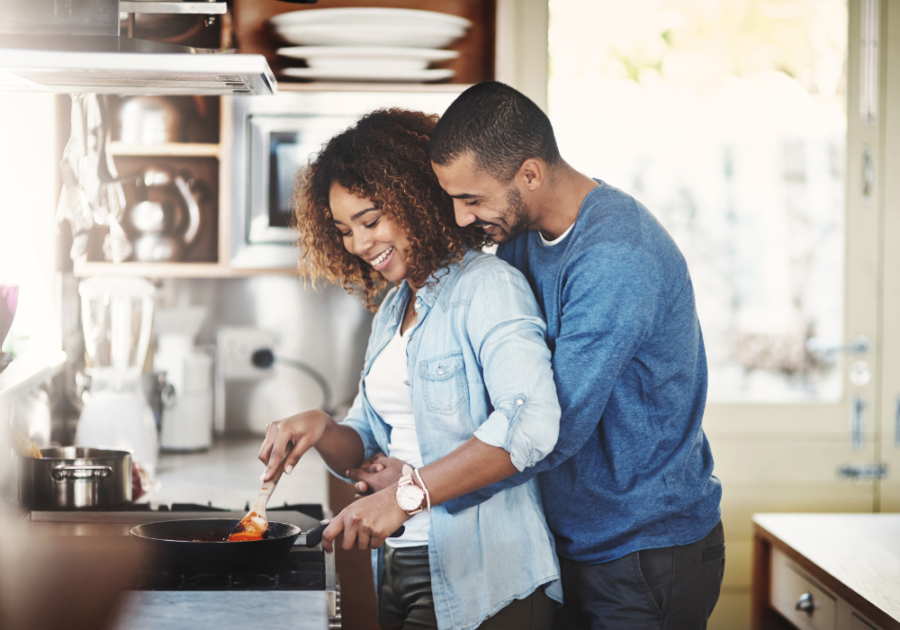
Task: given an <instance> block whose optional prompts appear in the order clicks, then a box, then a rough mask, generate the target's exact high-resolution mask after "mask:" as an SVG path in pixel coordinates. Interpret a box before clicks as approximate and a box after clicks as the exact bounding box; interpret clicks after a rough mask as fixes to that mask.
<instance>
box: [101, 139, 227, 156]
mask: <svg viewBox="0 0 900 630" xmlns="http://www.w3.org/2000/svg"><path fill="white" fill-rule="evenodd" d="M110 151H111V152H112V154H113V155H127V156H134V157H143V156H147V157H213V158H218V157H219V145H218V144H200V143H191V142H169V143H166V144H122V143H121V142H113V143H112V144H111V146H110Z"/></svg>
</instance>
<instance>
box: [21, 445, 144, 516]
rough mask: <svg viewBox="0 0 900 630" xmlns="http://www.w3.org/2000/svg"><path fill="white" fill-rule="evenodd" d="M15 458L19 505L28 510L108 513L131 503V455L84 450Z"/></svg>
mask: <svg viewBox="0 0 900 630" xmlns="http://www.w3.org/2000/svg"><path fill="white" fill-rule="evenodd" d="M41 455H42V456H43V457H42V458H41V459H34V458H31V457H20V458H19V503H20V504H22V505H23V506H25V507H27V508H28V509H31V510H84V509H110V508H116V507H121V506H123V505H125V504H127V503H130V502H131V453H130V452H129V451H112V450H106V449H100V448H88V447H84V446H64V447H59V448H42V449H41Z"/></svg>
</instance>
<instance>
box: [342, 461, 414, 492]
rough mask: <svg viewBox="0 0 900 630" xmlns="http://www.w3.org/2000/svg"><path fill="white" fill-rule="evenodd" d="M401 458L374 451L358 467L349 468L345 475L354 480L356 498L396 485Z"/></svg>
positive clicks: (400, 467)
mask: <svg viewBox="0 0 900 630" xmlns="http://www.w3.org/2000/svg"><path fill="white" fill-rule="evenodd" d="M405 463H406V462H404V461H403V460H400V459H397V458H396V457H388V456H387V455H385V454H384V453H376V454H375V455H373V456H372V457H370V458H369V459H367V460H365V461H364V462H363V463H362V464H360V466H359V468H351V469H350V470H348V471H347V476H348V477H349V478H350V479H352V480H353V481H355V482H356V483H355V484H354V485H353V487H354V489H355V490H356V497H355V498H356V499H360V498H362V497H364V496H368V495H371V494H373V493H375V492H380V491H381V490H384V489H385V488H387V487H390V486H396V485H397V482H398V481H400V476H401V470H402V469H403V464H405Z"/></svg>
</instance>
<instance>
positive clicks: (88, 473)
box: [50, 465, 113, 481]
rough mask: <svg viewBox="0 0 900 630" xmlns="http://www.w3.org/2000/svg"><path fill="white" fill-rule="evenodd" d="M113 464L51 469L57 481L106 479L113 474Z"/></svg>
mask: <svg viewBox="0 0 900 630" xmlns="http://www.w3.org/2000/svg"><path fill="white" fill-rule="evenodd" d="M112 472H113V469H112V466H65V465H61V466H56V467H55V468H54V469H53V470H52V471H50V476H51V477H53V479H55V480H56V481H66V480H67V479H93V478H94V477H99V478H100V479H104V478H106V477H109V476H110V475H112Z"/></svg>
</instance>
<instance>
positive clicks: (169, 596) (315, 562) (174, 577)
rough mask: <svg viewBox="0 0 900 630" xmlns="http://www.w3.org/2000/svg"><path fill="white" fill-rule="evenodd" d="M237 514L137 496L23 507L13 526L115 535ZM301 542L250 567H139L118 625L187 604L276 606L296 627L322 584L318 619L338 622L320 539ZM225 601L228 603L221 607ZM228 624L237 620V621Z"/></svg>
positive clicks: (208, 610) (311, 511) (309, 509)
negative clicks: (139, 500)
mask: <svg viewBox="0 0 900 630" xmlns="http://www.w3.org/2000/svg"><path fill="white" fill-rule="evenodd" d="M248 509H249V506H248ZM267 512H268V513H269V520H271V521H275V522H282V523H290V524H292V525H296V526H298V527H299V528H300V529H301V530H302V531H309V530H310V529H313V528H314V527H316V526H318V525H319V521H320V520H321V519H322V517H323V513H322V507H321V506H320V505H312V504H295V505H284V506H283V507H274V508H271V507H270V508H267ZM245 514H246V510H240V511H238V510H223V509H218V508H213V507H210V506H208V505H199V504H173V505H171V506H169V505H160V506H154V507H151V506H149V505H146V504H144V505H130V506H128V507H127V508H126V509H122V510H115V511H77V512H76V511H72V512H30V513H27V514H26V515H24V516H23V517H22V518H21V519H20V521H19V522H18V523H17V528H19V529H20V531H23V532H25V533H28V534H32V535H38V536H94V537H119V536H128V535H129V530H130V529H131V528H132V527H134V526H135V525H140V524H143V523H151V522H158V521H168V520H178V519H197V518H211V517H221V518H234V519H240V518H242V517H243V516H244V515H245ZM305 542H306V540H305V536H304V535H302V534H301V535H300V537H299V538H298V539H297V543H296V544H295V545H294V547H293V548H292V549H291V551H290V552H288V554H287V556H285V557H284V558H283V559H282V560H280V561H278V562H276V563H274V564H271V565H268V566H265V567H262V568H255V569H253V571H250V572H248V571H222V572H213V573H210V572H204V571H191V570H189V569H188V570H182V571H164V570H156V569H152V568H146V569H145V570H142V571H140V572H139V573H137V574H136V575H135V576H134V578H133V580H131V581H130V583H129V584H128V585H127V588H128V589H130V590H131V591H134V592H133V593H130V594H129V596H128V598H127V601H126V604H125V612H124V621H123V622H122V623H123V624H124V625H122V626H121V627H122V628H123V629H124V628H128V629H129V630H132V629H134V630H137V629H138V628H143V627H147V628H151V627H154V626H155V627H164V626H165V627H172V626H171V625H170V620H169V619H168V617H167V615H170V614H173V613H172V612H171V611H174V610H179V609H183V610H190V611H192V614H193V613H196V612H198V611H200V610H203V611H204V612H203V618H204V620H205V621H207V622H210V623H212V620H213V619H215V615H217V614H218V615H223V616H224V617H226V618H227V620H231V621H234V620H235V619H236V617H235V615H239V614H240V613H241V612H243V611H246V610H247V609H248V608H249V609H250V610H253V609H256V610H258V609H259V607H266V609H267V610H273V609H277V610H283V612H284V614H285V616H286V618H293V619H295V621H294V623H292V625H291V627H293V628H297V627H303V626H302V625H301V626H298V625H297V623H296V618H304V617H306V618H308V617H310V615H311V611H312V609H314V608H316V606H317V605H318V604H317V603H316V602H317V600H316V598H317V597H321V595H317V594H316V593H317V592H318V593H322V592H324V595H325V599H326V608H327V623H326V624H325V625H324V626H319V627H327V628H331V629H339V628H340V627H341V611H340V592H339V587H338V585H337V577H336V573H335V565H334V555H333V554H328V553H325V551H324V550H323V549H322V546H321V545H318V546H316V547H313V548H310V549H307V548H306V547H305ZM318 601H321V600H318ZM231 608H234V610H233V611H232V612H229V610H230V609H231ZM182 616H183V615H182ZM313 616H314V615H313ZM227 620H226V621H225V622H224V623H225V625H223V621H217V622H215V624H213V625H211V626H210V627H216V628H218V629H222V628H227V627H229V625H232V624H228V623H227ZM143 623H146V624H150V625H146V626H145V625H142V624H143ZM192 623H193V624H194V625H193V626H192V627H193V628H197V627H198V626H197V625H196V620H195V621H192ZM157 624H164V626H163V625H157ZM233 625H234V626H235V627H238V625H239V624H236V623H235V624H233ZM201 627H202V626H201ZM309 627H315V626H313V625H310V626H309Z"/></svg>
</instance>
